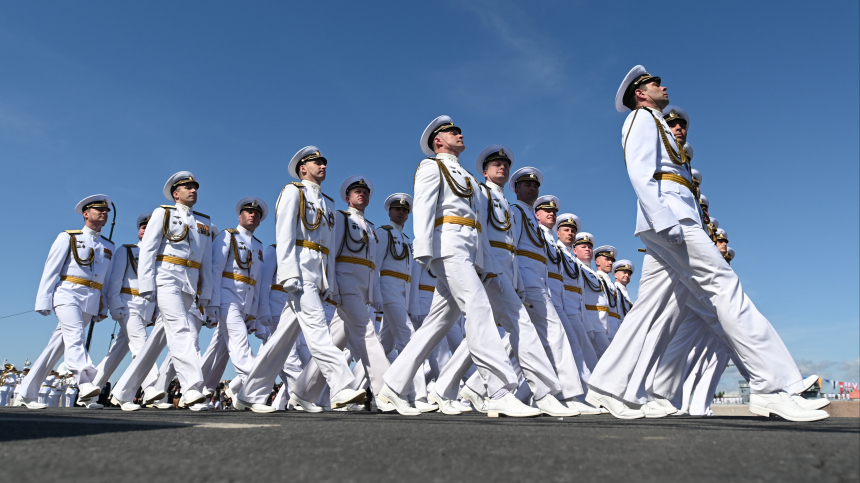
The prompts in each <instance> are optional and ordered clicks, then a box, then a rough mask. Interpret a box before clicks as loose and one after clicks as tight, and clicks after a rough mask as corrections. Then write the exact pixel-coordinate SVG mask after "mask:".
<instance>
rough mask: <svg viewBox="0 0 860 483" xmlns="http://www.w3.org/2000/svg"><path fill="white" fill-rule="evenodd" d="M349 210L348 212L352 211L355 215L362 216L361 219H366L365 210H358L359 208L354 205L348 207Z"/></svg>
mask: <svg viewBox="0 0 860 483" xmlns="http://www.w3.org/2000/svg"><path fill="white" fill-rule="evenodd" d="M347 211H348V212H350V213H351V214H353V215H355V216H357V217H359V218H361V219H364V212H363V211H361V210H358V209H356V208H353V207H351V206H350V207H349V208H348V209H347Z"/></svg>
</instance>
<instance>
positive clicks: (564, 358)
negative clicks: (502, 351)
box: [467, 286, 585, 401]
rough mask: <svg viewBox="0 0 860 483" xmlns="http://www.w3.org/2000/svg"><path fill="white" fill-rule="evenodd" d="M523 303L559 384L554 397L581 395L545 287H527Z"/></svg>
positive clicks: (570, 355)
mask: <svg viewBox="0 0 860 483" xmlns="http://www.w3.org/2000/svg"><path fill="white" fill-rule="evenodd" d="M525 302H526V303H527V304H529V305H531V307H528V306H527V307H526V311H527V312H528V314H529V318H530V319H531V321H532V324H534V327H535V329H537V333H538V336H540V340H541V342H543V347H544V350H545V351H546V354H547V356H549V361H550V363H552V367H553V368H554V369H555V371H556V374H558V380H559V382H560V383H561V392H559V393H558V394H556V395H555V397H557V398H558V399H560V400H562V401H565V400H568V399H571V398H574V397H576V396H581V395H583V394H585V391H584V390H583V387H582V381H581V380H580V378H579V369H577V367H576V359H574V357H573V350H572V349H571V347H570V342H568V340H567V332H566V331H565V330H564V326H563V325H562V323H561V318H560V317H559V316H558V313H557V312H556V311H555V306H554V305H553V304H552V300H551V299H550V296H549V291H548V290H547V288H546V286H544V287H542V288H537V287H527V288H526V298H525ZM467 334H468V332H467ZM520 362H522V361H520ZM535 398H536V399H540V398H538V397H537V394H535Z"/></svg>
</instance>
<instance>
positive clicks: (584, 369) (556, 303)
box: [550, 292, 591, 389]
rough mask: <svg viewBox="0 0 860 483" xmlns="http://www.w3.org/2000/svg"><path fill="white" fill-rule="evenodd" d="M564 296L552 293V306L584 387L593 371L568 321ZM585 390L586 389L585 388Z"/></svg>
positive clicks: (571, 324)
mask: <svg viewBox="0 0 860 483" xmlns="http://www.w3.org/2000/svg"><path fill="white" fill-rule="evenodd" d="M562 296H563V294H559V295H558V297H553V296H552V292H550V300H551V301H552V306H553V307H555V313H556V315H558V320H560V321H561V326H562V328H563V329H564V334H565V335H566V336H567V343H568V345H569V346H570V351H571V352H572V353H573V361H574V363H575V364H576V370H577V371H578V372H579V380H580V385H581V386H582V383H584V382H588V378H589V377H591V369H589V368H588V366H587V365H586V364H585V353H584V351H583V350H582V344H580V342H579V337H577V335H576V332H575V331H574V330H573V323H572V322H571V321H570V320H568V319H567V314H566V313H565V311H564V304H563V303H562V299H561V298H562ZM590 343H591V342H590V341H589V344H590ZM583 389H585V387H584V386H583Z"/></svg>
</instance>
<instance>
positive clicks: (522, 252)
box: [517, 249, 546, 265]
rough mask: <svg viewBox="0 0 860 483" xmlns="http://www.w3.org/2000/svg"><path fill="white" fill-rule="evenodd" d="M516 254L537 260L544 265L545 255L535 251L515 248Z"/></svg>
mask: <svg viewBox="0 0 860 483" xmlns="http://www.w3.org/2000/svg"><path fill="white" fill-rule="evenodd" d="M517 255H521V256H524V257H526V258H531V259H532V260H537V261H539V262H541V263H543V264H544V265H546V257H545V256H543V255H538V254H537V253H535V252H530V251H528V250H520V249H517Z"/></svg>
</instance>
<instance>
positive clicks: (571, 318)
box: [559, 310, 597, 382]
mask: <svg viewBox="0 0 860 483" xmlns="http://www.w3.org/2000/svg"><path fill="white" fill-rule="evenodd" d="M559 314H560V312H559ZM565 315H567V321H568V323H569V324H570V330H571V331H572V332H573V333H574V334H576V340H577V341H578V342H579V348H580V349H581V350H582V359H583V361H584V362H585V367H586V368H588V378H591V371H593V370H594V367H595V366H596V365H597V352H596V351H595V350H594V342H593V341H592V340H591V337H590V336H589V335H588V331H587V330H585V324H584V323H583V320H582V314H581V313H579V312H572V311H569V310H565ZM562 322H564V320H562ZM564 328H565V330H567V329H568V326H565V327H564ZM568 334H570V332H568ZM568 338H570V337H568ZM572 343H573V342H571V344H572ZM581 375H582V372H581V371H580V376H581ZM583 380H584V381H585V382H588V381H587V380H585V379H583Z"/></svg>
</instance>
